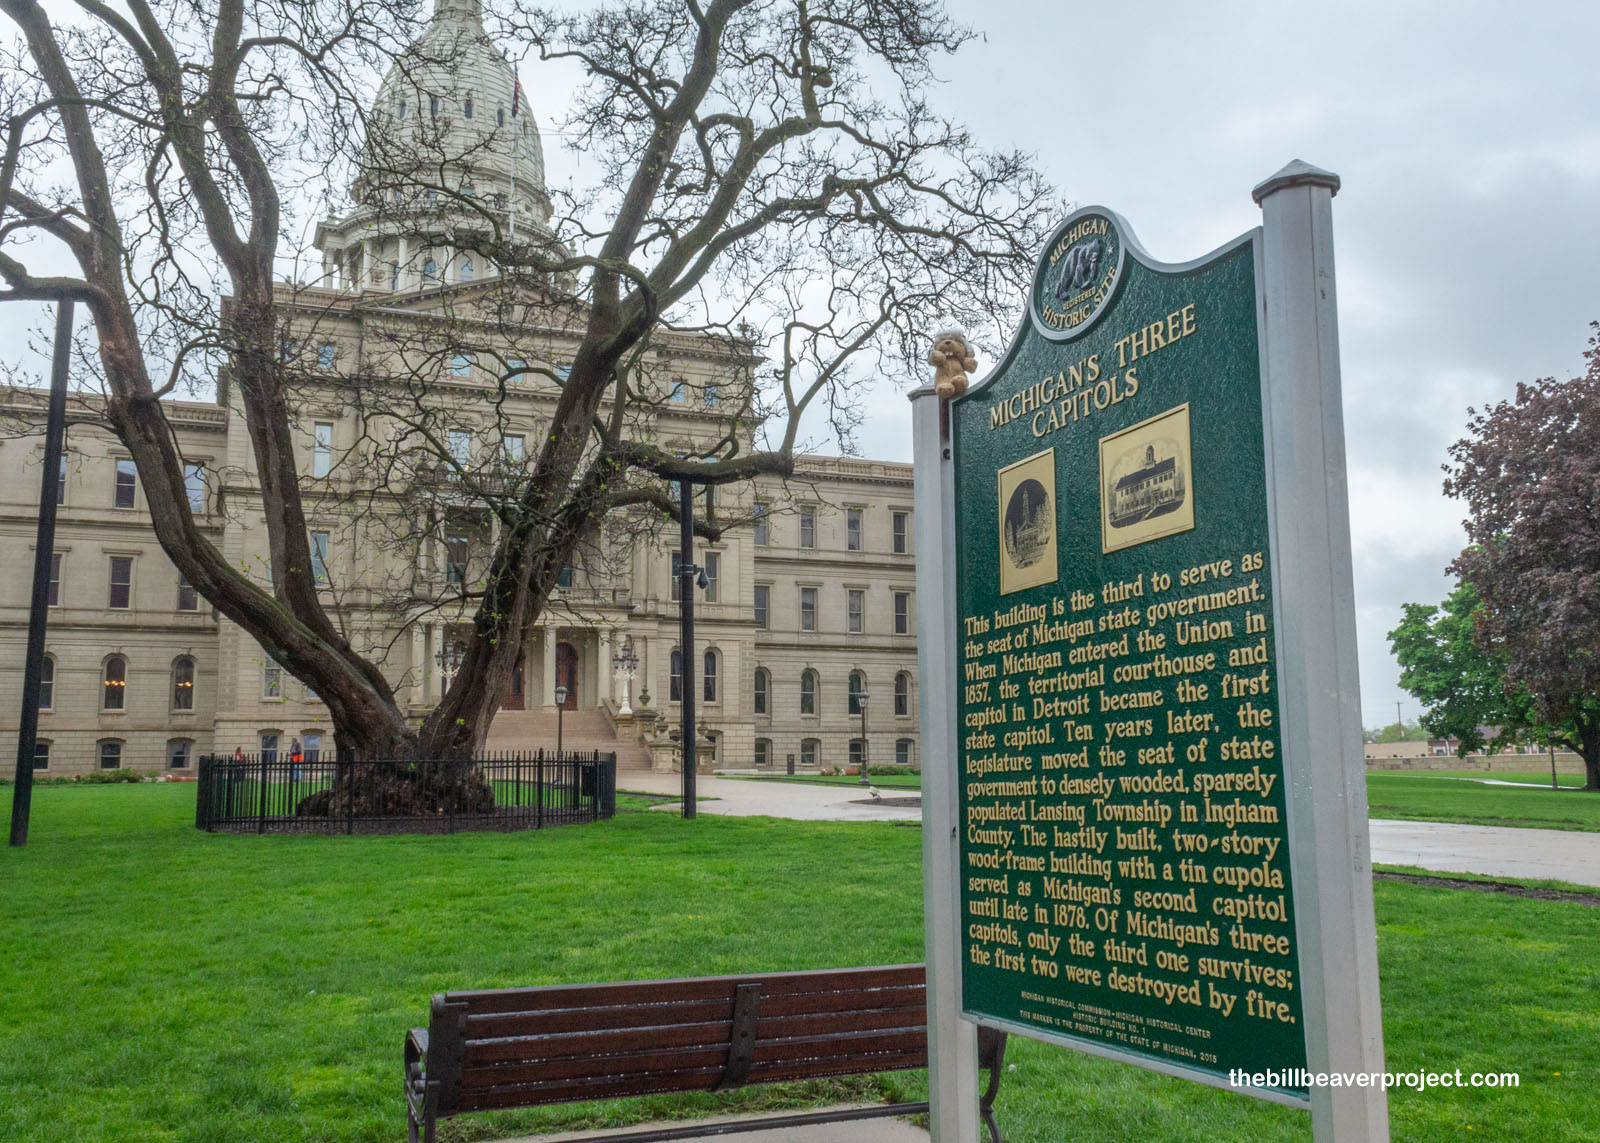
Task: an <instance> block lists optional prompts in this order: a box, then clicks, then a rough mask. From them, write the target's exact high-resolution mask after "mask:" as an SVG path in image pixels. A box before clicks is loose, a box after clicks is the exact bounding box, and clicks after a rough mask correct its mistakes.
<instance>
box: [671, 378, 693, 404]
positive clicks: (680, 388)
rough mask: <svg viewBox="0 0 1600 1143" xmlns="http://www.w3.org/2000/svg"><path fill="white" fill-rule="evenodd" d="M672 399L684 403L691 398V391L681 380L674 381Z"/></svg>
mask: <svg viewBox="0 0 1600 1143" xmlns="http://www.w3.org/2000/svg"><path fill="white" fill-rule="evenodd" d="M671 399H672V400H674V401H677V402H679V403H682V402H684V401H687V400H688V399H689V391H688V389H687V388H685V387H684V384H683V382H682V381H681V380H678V381H674V382H673V383H672V397H671Z"/></svg>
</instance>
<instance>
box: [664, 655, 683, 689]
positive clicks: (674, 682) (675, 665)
mask: <svg viewBox="0 0 1600 1143" xmlns="http://www.w3.org/2000/svg"><path fill="white" fill-rule="evenodd" d="M667 700H668V701H669V702H682V701H683V652H682V651H679V650H676V649H674V650H673V652H672V666H671V668H670V669H669V671H668V672H667Z"/></svg>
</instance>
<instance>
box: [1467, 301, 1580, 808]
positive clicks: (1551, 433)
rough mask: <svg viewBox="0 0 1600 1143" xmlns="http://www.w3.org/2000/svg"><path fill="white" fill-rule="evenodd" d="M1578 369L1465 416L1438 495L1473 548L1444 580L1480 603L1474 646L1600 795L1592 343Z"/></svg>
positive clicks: (1526, 387)
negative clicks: (1459, 519)
mask: <svg viewBox="0 0 1600 1143" xmlns="http://www.w3.org/2000/svg"><path fill="white" fill-rule="evenodd" d="M1596 328H1600V323H1596ZM1585 357H1586V359H1587V361H1588V368H1587V369H1586V370H1585V371H1584V372H1583V374H1582V375H1580V376H1578V377H1574V378H1572V379H1571V380H1569V381H1557V380H1555V379H1553V378H1545V379H1543V380H1540V381H1535V382H1532V383H1528V384H1519V385H1518V386H1517V394H1516V397H1515V398H1514V399H1512V400H1510V401H1501V402H1499V403H1498V404H1496V405H1493V406H1491V407H1489V408H1487V409H1485V410H1483V411H1482V412H1479V411H1477V410H1474V409H1469V410H1468V412H1469V413H1470V414H1471V419H1470V420H1469V421H1468V422H1467V436H1465V437H1463V438H1462V439H1461V440H1459V441H1457V442H1456V443H1455V444H1454V445H1452V446H1451V448H1450V456H1451V459H1452V460H1453V461H1454V464H1453V465H1452V466H1451V467H1450V468H1449V469H1448V471H1449V474H1450V475H1449V477H1448V479H1447V480H1446V481H1445V486H1444V488H1445V492H1446V494H1447V495H1450V496H1455V497H1458V498H1459V499H1461V500H1463V501H1465V502H1466V505H1467V510H1468V517H1467V519H1466V521H1465V524H1466V529H1467V535H1468V538H1469V539H1470V540H1471V542H1472V546H1471V547H1469V548H1468V549H1467V550H1466V551H1464V552H1462V553H1461V555H1460V556H1458V557H1457V558H1456V561H1455V563H1453V564H1452V565H1451V570H1452V571H1454V572H1455V573H1456V574H1458V575H1460V576H1461V577H1462V578H1463V579H1464V580H1467V581H1469V582H1470V583H1471V584H1472V585H1473V587H1475V588H1476V589H1477V592H1478V595H1479V597H1480V598H1481V599H1482V601H1483V606H1482V608H1481V609H1479V611H1478V619H1477V631H1476V637H1477V639H1478V642H1479V644H1480V645H1481V646H1482V647H1483V648H1484V649H1485V651H1488V650H1489V649H1491V648H1493V649H1494V653H1495V654H1496V656H1497V657H1499V658H1500V659H1501V661H1503V662H1504V663H1505V677H1504V680H1503V682H1504V686H1505V688H1506V690H1507V692H1508V693H1511V692H1515V691H1518V690H1521V691H1524V692H1526V694H1527V695H1528V697H1529V698H1531V699H1532V701H1533V704H1534V707H1535V710H1536V712H1537V715H1538V718H1539V720H1540V721H1541V722H1544V723H1546V724H1548V725H1550V726H1552V727H1565V728H1566V732H1565V734H1561V733H1557V734H1554V735H1552V737H1553V738H1554V740H1555V741H1557V742H1558V743H1560V744H1561V745H1565V746H1567V747H1569V748H1570V749H1572V750H1574V751H1576V752H1577V753H1579V754H1581V755H1582V756H1583V763H1584V768H1585V770H1586V771H1587V775H1588V777H1587V781H1586V782H1585V785H1584V788H1585V789H1586V790H1596V791H1600V336H1597V337H1595V338H1593V339H1591V341H1590V348H1589V350H1588V351H1587V353H1586V354H1585Z"/></svg>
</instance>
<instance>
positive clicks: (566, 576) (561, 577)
mask: <svg viewBox="0 0 1600 1143" xmlns="http://www.w3.org/2000/svg"><path fill="white" fill-rule="evenodd" d="M556 586H557V587H571V586H572V565H571V564H568V565H567V566H566V567H564V568H562V569H561V570H560V571H559V572H558V573H556Z"/></svg>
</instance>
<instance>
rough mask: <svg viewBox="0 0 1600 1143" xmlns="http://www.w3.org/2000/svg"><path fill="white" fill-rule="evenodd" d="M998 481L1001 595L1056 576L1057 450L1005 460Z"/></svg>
mask: <svg viewBox="0 0 1600 1143" xmlns="http://www.w3.org/2000/svg"><path fill="white" fill-rule="evenodd" d="M997 475H998V476H999V483H1000V594H1001V595H1010V594H1011V593H1012V592H1014V591H1021V590H1022V589H1023V588H1027V587H1038V586H1040V585H1041V584H1046V583H1054V582H1055V580H1056V450H1055V449H1053V448H1047V449H1045V450H1044V451H1043V452H1040V453H1035V454H1034V455H1033V456H1030V457H1028V458H1027V459H1026V460H1019V461H1017V463H1016V464H1010V465H1007V466H1006V467H1005V468H1002V469H1001V470H1000V471H999V473H998V474H997Z"/></svg>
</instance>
